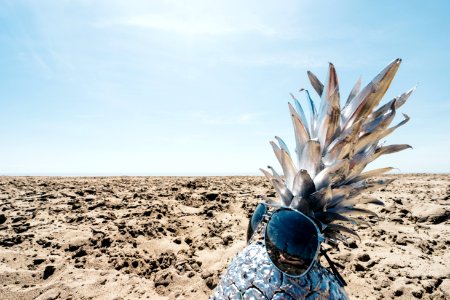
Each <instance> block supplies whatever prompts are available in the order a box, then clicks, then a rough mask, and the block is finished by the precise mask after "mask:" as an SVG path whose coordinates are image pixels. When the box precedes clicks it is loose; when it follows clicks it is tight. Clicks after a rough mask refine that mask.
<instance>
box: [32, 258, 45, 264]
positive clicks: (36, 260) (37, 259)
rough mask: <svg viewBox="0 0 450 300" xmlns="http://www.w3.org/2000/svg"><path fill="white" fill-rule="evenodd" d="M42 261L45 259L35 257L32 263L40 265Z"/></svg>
mask: <svg viewBox="0 0 450 300" xmlns="http://www.w3.org/2000/svg"><path fill="white" fill-rule="evenodd" d="M44 261H45V259H43V258H36V259H33V264H34V265H40V264H42V263H43V262H44Z"/></svg>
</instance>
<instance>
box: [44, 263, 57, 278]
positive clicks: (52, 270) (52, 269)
mask: <svg viewBox="0 0 450 300" xmlns="http://www.w3.org/2000/svg"><path fill="white" fill-rule="evenodd" d="M55 270H56V268H55V267H54V266H46V267H45V270H44V276H43V277H42V278H43V279H44V280H46V279H47V278H49V277H50V276H52V275H53V273H55Z"/></svg>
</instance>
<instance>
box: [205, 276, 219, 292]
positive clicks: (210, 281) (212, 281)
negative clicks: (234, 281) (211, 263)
mask: <svg viewBox="0 0 450 300" xmlns="http://www.w3.org/2000/svg"><path fill="white" fill-rule="evenodd" d="M217 283H218V280H217V277H215V276H213V277H208V278H207V279H206V286H207V287H208V288H209V289H211V290H213V289H214V288H215V287H216V286H217Z"/></svg>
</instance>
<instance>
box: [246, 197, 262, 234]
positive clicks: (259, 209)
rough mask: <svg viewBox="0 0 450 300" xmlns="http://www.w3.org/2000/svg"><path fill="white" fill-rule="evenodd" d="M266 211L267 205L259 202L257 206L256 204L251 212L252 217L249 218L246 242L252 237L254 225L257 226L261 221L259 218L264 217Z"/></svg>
mask: <svg viewBox="0 0 450 300" xmlns="http://www.w3.org/2000/svg"><path fill="white" fill-rule="evenodd" d="M266 213H267V207H266V206H265V205H264V204H262V203H259V204H258V206H256V209H255V211H254V212H253V215H252V217H251V219H250V222H249V224H248V228H247V242H248V241H249V240H250V238H251V237H252V235H253V233H254V232H255V230H256V227H258V225H259V223H260V222H261V220H262V219H263V217H264V215H265V214H266Z"/></svg>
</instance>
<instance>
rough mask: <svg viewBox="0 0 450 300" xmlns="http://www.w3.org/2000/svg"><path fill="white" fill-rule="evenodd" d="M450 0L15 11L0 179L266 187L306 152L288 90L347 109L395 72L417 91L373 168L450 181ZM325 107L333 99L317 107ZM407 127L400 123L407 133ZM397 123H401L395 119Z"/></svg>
mask: <svg viewBox="0 0 450 300" xmlns="http://www.w3.org/2000/svg"><path fill="white" fill-rule="evenodd" d="M449 11H450V2H448V1H260V0H259V1H230V0H227V1H206V0H205V1H111V0H110V1H87V0H77V1H68V0H67V1H16V0H12V1H4V0H0V45H1V47H0V126H1V130H0V140H1V147H0V173H1V174H85V175H90V174H109V175H113V174H114V175H133V174H140V175H146V174H147V175H198V174H203V175H223V174H259V173H258V172H259V171H258V168H259V167H265V166H266V165H267V164H271V165H273V166H277V162H276V160H275V157H274V155H273V153H272V150H271V147H270V145H269V143H268V141H269V140H270V139H273V136H274V135H279V136H281V137H283V138H284V140H285V141H286V142H287V143H288V145H289V146H290V147H291V148H292V149H293V147H294V137H293V131H292V128H291V121H290V117H289V113H288V108H287V102H288V101H289V100H290V98H289V92H294V93H295V92H297V91H298V89H300V88H302V87H305V88H309V89H311V87H310V85H309V82H308V81H307V76H306V71H307V70H311V71H313V72H314V73H316V74H317V75H318V77H319V78H321V79H323V78H324V76H325V75H326V71H327V66H328V62H333V63H334V65H335V66H336V69H337V72H338V75H339V76H340V89H341V96H342V98H344V97H346V96H347V94H348V93H349V91H350V89H351V88H352V86H353V84H354V82H355V81H356V80H357V79H358V77H359V76H360V75H361V76H362V78H363V84H364V83H367V82H368V81H369V80H371V79H372V77H373V76H375V75H376V74H377V73H378V71H380V70H381V69H382V68H383V67H384V66H385V65H386V64H387V63H389V62H390V61H391V60H393V59H395V58H397V57H401V58H402V59H403V63H402V65H401V67H400V70H399V72H398V73H397V77H396V79H395V80H394V83H393V84H392V85H391V88H390V90H389V91H388V93H387V95H386V98H385V101H388V100H390V99H391V98H392V97H394V96H396V95H398V94H400V93H402V92H404V91H406V90H408V89H409V88H411V87H413V86H414V85H416V84H418V88H417V90H416V92H415V93H414V94H413V95H412V96H411V98H410V100H409V101H408V102H407V104H406V105H405V106H403V107H402V109H401V111H402V112H405V113H407V114H408V115H409V116H410V117H411V121H410V123H408V124H407V125H406V126H404V127H401V128H400V129H399V130H398V131H397V132H395V133H394V134H393V135H392V136H391V137H389V138H388V139H387V142H388V143H409V144H411V145H412V146H413V147H414V149H413V150H405V151H403V152H401V153H397V154H392V155H389V156H386V157H383V158H380V159H379V160H380V161H379V162H376V163H373V165H371V167H380V166H394V167H397V168H398V169H399V171H401V172H448V171H449V170H450V155H449V153H450V141H449V138H450V134H449V130H450V121H449V116H450V97H449V95H448V87H449V86H450V76H449V74H450V73H449V70H450V51H449V49H450V23H449V22H450V21H449V19H448V17H447V14H448V12H449ZM316 100H318V97H316ZM400 119H401V116H400V114H399V115H398V116H397V121H399V120H400ZM394 122H395V121H394Z"/></svg>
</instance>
